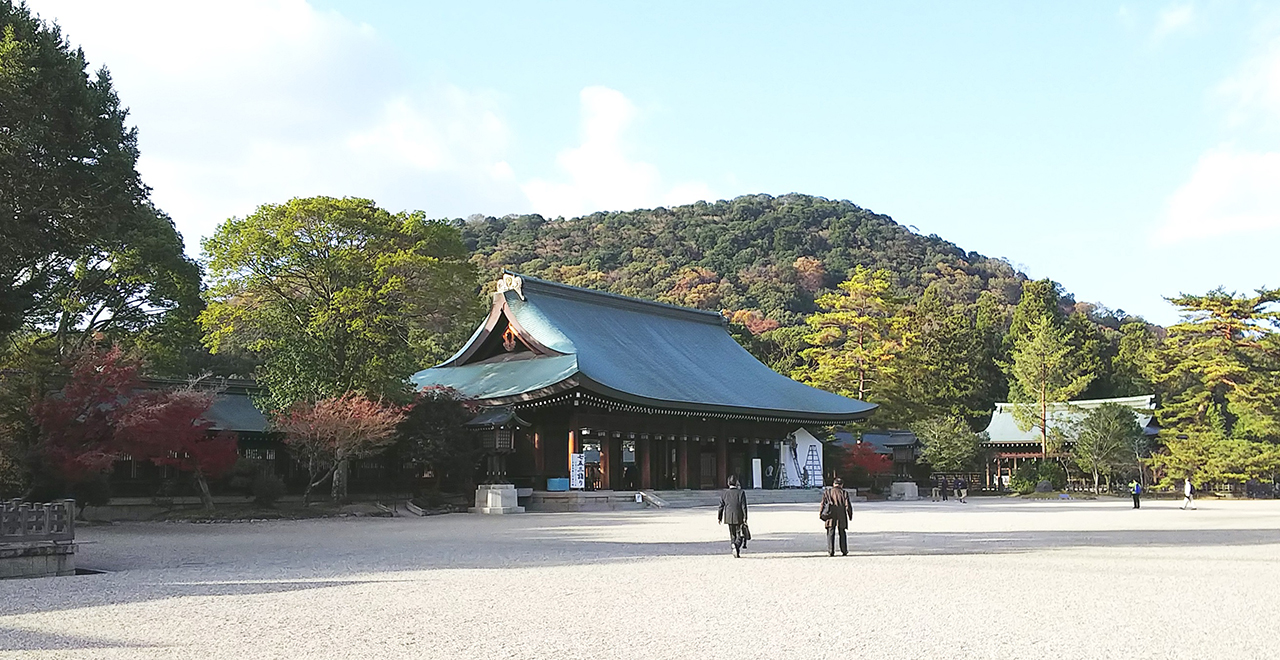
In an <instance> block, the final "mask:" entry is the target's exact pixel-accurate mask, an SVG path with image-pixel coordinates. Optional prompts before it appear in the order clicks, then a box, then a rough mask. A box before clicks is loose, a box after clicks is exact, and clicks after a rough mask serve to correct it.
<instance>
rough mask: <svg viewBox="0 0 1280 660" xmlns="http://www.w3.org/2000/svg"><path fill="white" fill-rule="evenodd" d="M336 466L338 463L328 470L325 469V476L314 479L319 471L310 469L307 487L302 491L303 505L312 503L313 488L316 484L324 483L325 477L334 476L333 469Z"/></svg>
mask: <svg viewBox="0 0 1280 660" xmlns="http://www.w3.org/2000/svg"><path fill="white" fill-rule="evenodd" d="M336 467H337V465H334V466H333V467H330V468H329V469H328V470H326V471H325V473H324V476H322V477H320V478H319V479H313V478H312V477H315V476H316V474H317V473H316V472H313V471H310V470H308V472H307V487H306V489H304V490H303V491H302V506H309V505H310V504H311V490H312V489H313V488H315V487H316V486H319V485H320V484H322V483H324V480H325V479H328V478H329V477H331V476H333V471H334V469H335V468H336Z"/></svg>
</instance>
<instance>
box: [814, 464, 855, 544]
mask: <svg viewBox="0 0 1280 660" xmlns="http://www.w3.org/2000/svg"><path fill="white" fill-rule="evenodd" d="M820 511H821V513H820V514H819V517H821V518H823V520H824V521H825V522H826V526H827V556H828V557H834V556H836V534H837V533H839V534H840V556H842V557H843V556H847V555H848V554H849V539H848V536H847V534H848V532H847V530H848V529H849V519H850V518H852V517H853V503H852V502H850V501H849V494H848V493H846V492H844V480H843V479H840V478H839V477H837V478H836V480H835V483H834V484H833V485H832V486H831V488H829V489H827V490H826V491H825V492H823V493H822V509H820Z"/></svg>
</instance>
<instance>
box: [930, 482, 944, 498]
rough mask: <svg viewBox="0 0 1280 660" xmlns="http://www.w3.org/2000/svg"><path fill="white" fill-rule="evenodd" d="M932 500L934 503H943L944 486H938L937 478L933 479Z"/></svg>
mask: <svg viewBox="0 0 1280 660" xmlns="http://www.w3.org/2000/svg"><path fill="white" fill-rule="evenodd" d="M932 500H933V501H934V502H941V501H942V486H939V485H938V478H937V477H934V478H933V493H932Z"/></svg>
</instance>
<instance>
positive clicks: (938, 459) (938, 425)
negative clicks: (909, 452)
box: [911, 416, 985, 472]
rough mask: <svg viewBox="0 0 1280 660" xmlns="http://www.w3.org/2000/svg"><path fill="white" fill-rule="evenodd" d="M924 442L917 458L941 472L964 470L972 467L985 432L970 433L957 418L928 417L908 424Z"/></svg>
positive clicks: (966, 426)
mask: <svg viewBox="0 0 1280 660" xmlns="http://www.w3.org/2000/svg"><path fill="white" fill-rule="evenodd" d="M911 430H912V431H913V432H915V434H916V437H917V438H919V439H920V443H921V444H922V445H924V450H923V451H922V452H921V455H920V457H921V458H923V459H924V461H925V462H926V463H928V464H929V465H930V466H931V467H933V469H935V470H940V471H943V472H956V471H959V470H967V469H969V468H971V467H973V466H974V464H975V463H976V462H977V459H978V455H979V453H978V452H979V445H980V443H981V441H982V437H983V436H984V435H985V434H978V433H974V432H973V430H972V429H970V428H969V425H968V423H967V422H966V421H965V420H964V419H963V418H960V417H948V416H940V417H931V418H929V419H925V420H921V421H918V422H916V423H915V424H913V425H912V429H911Z"/></svg>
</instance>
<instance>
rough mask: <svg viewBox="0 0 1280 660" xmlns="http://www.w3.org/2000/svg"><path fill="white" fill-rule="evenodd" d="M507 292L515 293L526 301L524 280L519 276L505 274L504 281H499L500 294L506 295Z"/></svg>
mask: <svg viewBox="0 0 1280 660" xmlns="http://www.w3.org/2000/svg"><path fill="white" fill-rule="evenodd" d="M507 291H515V292H516V295H517V296H520V299H521V300H524V280H522V279H520V276H519V275H512V274H511V273H503V274H502V279H500V280H498V291H497V292H498V293H506V292H507Z"/></svg>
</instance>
